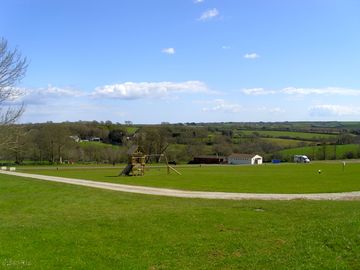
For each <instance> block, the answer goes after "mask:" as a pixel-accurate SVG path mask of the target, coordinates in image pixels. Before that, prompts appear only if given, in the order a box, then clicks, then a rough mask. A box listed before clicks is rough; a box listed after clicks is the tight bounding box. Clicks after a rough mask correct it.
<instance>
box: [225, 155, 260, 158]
mask: <svg viewBox="0 0 360 270" xmlns="http://www.w3.org/2000/svg"><path fill="white" fill-rule="evenodd" d="M255 156H259V155H257V154H231V155H230V156H229V158H236V157H237V158H241V159H249V158H253V157H255ZM259 157H261V156H259Z"/></svg>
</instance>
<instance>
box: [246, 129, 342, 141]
mask: <svg viewBox="0 0 360 270" xmlns="http://www.w3.org/2000/svg"><path fill="white" fill-rule="evenodd" d="M254 132H256V133H258V134H259V135H260V136H265V137H274V138H279V137H287V138H292V139H298V140H317V139H322V138H324V139H329V138H335V137H336V136H337V135H336V134H323V133H308V132H292V131H272V130H241V131H239V134H240V135H245V136H249V135H253V134H254Z"/></svg>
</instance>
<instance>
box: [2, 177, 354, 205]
mask: <svg viewBox="0 0 360 270" xmlns="http://www.w3.org/2000/svg"><path fill="white" fill-rule="evenodd" d="M0 173H2V174H8V175H13V176H20V177H26V178H34V179H38V180H45V181H52V182H60V183H67V184H72V185H79V186H86V187H94V188H101V189H109V190H116V191H122V192H130V193H138V194H147V195H158V196H168V197H180V198H201V199H221V200H283V201H288V200H336V201H346V200H360V191H354V192H341V193H313V194H262V193H229V192H206V191H184V190H176V189H166V188H152V187H144V186H131V185H122V184H114V183H107V182H96V181H90V180H83V179H74V178H64V177H56V176H47V175H39V174H29V173H18V172H9V171H0Z"/></svg>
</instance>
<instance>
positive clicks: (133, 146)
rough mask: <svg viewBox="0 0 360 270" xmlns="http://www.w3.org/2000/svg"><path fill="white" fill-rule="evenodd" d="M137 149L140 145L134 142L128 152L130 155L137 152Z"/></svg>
mask: <svg viewBox="0 0 360 270" xmlns="http://www.w3.org/2000/svg"><path fill="white" fill-rule="evenodd" d="M137 149H138V146H137V145H136V144H134V145H132V146H131V147H130V148H129V150H128V151H127V154H128V155H129V156H131V155H132V154H134V153H135V152H136V150H137Z"/></svg>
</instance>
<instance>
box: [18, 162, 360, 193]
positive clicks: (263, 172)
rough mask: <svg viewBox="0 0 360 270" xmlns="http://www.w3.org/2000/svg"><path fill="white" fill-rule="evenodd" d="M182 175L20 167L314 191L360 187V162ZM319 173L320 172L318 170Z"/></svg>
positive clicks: (198, 185) (158, 183) (94, 176)
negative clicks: (128, 173) (343, 164)
mask: <svg viewBox="0 0 360 270" xmlns="http://www.w3.org/2000/svg"><path fill="white" fill-rule="evenodd" d="M177 169H178V170H179V171H180V172H181V173H182V175H181V176H180V175H177V174H174V173H172V174H170V175H167V173H166V169H165V168H151V169H149V170H147V171H146V174H145V176H142V177H118V176H117V175H118V174H119V172H120V171H121V169H120V168H111V169H109V168H107V169H99V168H98V169H96V168H94V169H91V168H89V169H68V168H66V167H64V168H59V170H56V169H55V168H54V167H52V168H50V169H48V170H44V169H42V170H39V169H30V168H27V169H23V171H24V172H28V173H37V174H46V175H54V176H64V177H70V178H82V179H89V180H96V181H105V182H115V183H125V184H130V185H144V186H154V187H167V188H176V189H184V190H206V191H227V192H259V193H316V192H340V191H354V190H360V180H359V175H360V164H359V163H351V164H350V163H349V164H347V165H346V167H345V170H344V171H343V170H342V169H343V167H342V163H341V162H334V163H313V164H279V165H272V164H265V165H261V166H201V167H200V166H194V167H190V166H184V167H177ZM319 169H320V170H321V171H322V173H321V174H319V173H318V170H319Z"/></svg>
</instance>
